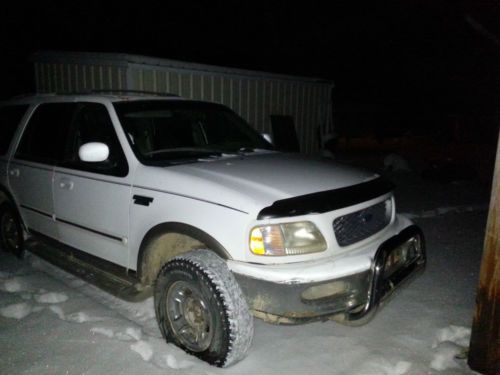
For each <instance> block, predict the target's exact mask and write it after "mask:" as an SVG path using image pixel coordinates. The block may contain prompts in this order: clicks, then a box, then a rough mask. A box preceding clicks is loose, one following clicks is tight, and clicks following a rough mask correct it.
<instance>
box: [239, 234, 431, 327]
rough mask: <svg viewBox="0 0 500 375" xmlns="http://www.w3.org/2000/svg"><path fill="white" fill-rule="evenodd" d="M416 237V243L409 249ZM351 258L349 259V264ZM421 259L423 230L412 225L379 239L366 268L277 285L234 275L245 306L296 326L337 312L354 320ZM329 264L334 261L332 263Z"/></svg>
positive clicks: (417, 268) (266, 317)
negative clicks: (345, 273) (336, 275)
mask: <svg viewBox="0 0 500 375" xmlns="http://www.w3.org/2000/svg"><path fill="white" fill-rule="evenodd" d="M415 241H418V246H417V245H415V246H413V247H411V246H412V245H411V244H413V243H416V242H415ZM409 244H410V245H409ZM355 260H356V258H353V259H349V263H350V264H351V266H352V263H353V261H354V262H355ZM360 260H361V259H360ZM340 263H342V262H340ZM425 263H426V254H425V241H424V236H423V233H422V231H421V230H420V228H418V227H417V226H416V225H411V226H409V227H407V228H405V229H404V230H402V231H401V232H400V233H399V234H397V235H395V236H393V237H390V238H389V239H387V240H386V241H385V242H383V243H382V244H381V245H380V246H379V247H378V249H377V251H376V253H375V255H374V257H373V258H372V260H371V265H370V266H369V267H368V268H366V267H365V268H364V269H362V270H360V271H359V272H355V273H350V274H348V275H344V276H341V277H337V278H334V279H328V280H321V281H317V282H297V283H294V282H289V283H280V282H276V281H274V280H263V279H259V278H256V277H252V276H249V275H243V274H239V273H237V272H235V273H234V274H235V277H236V279H237V280H238V282H239V284H240V286H241V288H242V290H243V294H244V295H245V297H246V299H247V302H248V305H249V308H250V309H251V310H252V312H253V313H254V315H255V316H257V317H260V318H262V319H264V320H266V321H270V322H273V323H283V324H295V323H300V322H303V321H307V320H311V319H322V318H326V317H328V316H331V315H336V314H339V313H343V314H344V319H345V320H349V321H356V320H359V319H361V318H363V317H364V316H366V315H367V314H368V313H369V312H371V311H372V310H373V309H374V308H375V307H376V306H377V305H378V304H379V303H380V302H381V301H383V300H384V299H386V298H387V297H389V296H390V295H391V294H392V293H393V292H394V290H396V289H397V288H398V286H400V285H401V284H402V283H403V282H404V281H405V280H408V279H410V278H411V277H412V276H414V275H415V274H417V273H418V271H420V270H422V269H423V268H424V266H425ZM333 266H338V264H337V265H335V264H334V263H332V267H333ZM360 266H361V268H363V267H362V266H363V265H362V264H361V265H360Z"/></svg>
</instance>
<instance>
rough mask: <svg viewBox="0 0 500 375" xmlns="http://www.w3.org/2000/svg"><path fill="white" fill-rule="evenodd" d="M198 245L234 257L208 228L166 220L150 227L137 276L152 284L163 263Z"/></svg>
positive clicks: (143, 243) (139, 261)
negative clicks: (208, 232)
mask: <svg viewBox="0 0 500 375" xmlns="http://www.w3.org/2000/svg"><path fill="white" fill-rule="evenodd" d="M195 249H209V250H211V251H213V252H214V253H216V254H217V255H219V256H220V257H221V258H223V259H231V256H230V255H229V253H228V252H227V251H226V249H224V247H223V246H222V245H221V244H220V243H219V242H218V241H217V240H215V239H214V238H213V237H211V236H210V235H209V234H207V233H206V232H204V231H202V230H200V229H198V228H196V227H193V226H191V225H188V224H183V223H163V224H159V225H157V226H155V227H153V228H152V229H150V230H149V231H148V233H147V234H146V236H144V239H143V240H142V243H141V246H140V248H139V256H138V258H137V276H138V277H139V280H140V281H141V283H142V284H143V285H151V284H153V282H154V281H155V280H156V276H157V275H158V272H159V271H160V269H161V267H162V266H163V265H164V264H165V263H166V262H168V261H169V260H170V259H172V258H173V257H175V256H177V255H180V254H183V253H186V252H188V251H191V250H195Z"/></svg>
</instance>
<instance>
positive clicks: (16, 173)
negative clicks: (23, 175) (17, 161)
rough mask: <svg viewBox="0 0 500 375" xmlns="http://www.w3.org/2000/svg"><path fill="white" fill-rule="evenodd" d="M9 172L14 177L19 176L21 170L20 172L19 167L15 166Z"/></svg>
mask: <svg viewBox="0 0 500 375" xmlns="http://www.w3.org/2000/svg"><path fill="white" fill-rule="evenodd" d="M9 174H10V175H11V176H12V177H19V175H20V172H19V169H17V168H14V169H11V170H10V171H9Z"/></svg>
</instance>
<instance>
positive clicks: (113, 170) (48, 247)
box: [0, 94, 425, 366]
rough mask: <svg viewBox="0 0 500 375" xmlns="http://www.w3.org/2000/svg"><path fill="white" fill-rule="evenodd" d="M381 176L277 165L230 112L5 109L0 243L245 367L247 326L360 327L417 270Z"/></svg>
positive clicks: (165, 105) (30, 105)
mask: <svg viewBox="0 0 500 375" xmlns="http://www.w3.org/2000/svg"><path fill="white" fill-rule="evenodd" d="M392 190H393V186H392V185H391V184H390V183H389V182H387V181H386V180H384V179H383V178H381V177H380V176H378V175H376V174H370V173H365V172H360V171H357V170H353V169H350V168H347V167H342V166H339V165H337V164H334V163H332V162H329V161H320V160H311V159H307V158H305V157H303V156H301V155H293V154H283V153H280V152H277V151H275V150H274V149H273V146H272V145H271V144H270V143H269V142H267V141H266V140H265V139H264V137H262V136H261V135H260V134H258V133H256V132H255V131H254V130H252V129H251V128H250V127H249V126H248V125H247V124H246V123H245V122H244V121H243V120H242V119H241V118H240V117H238V116H237V115H236V114H235V113H233V112H232V111H231V110H229V109H228V108H226V107H224V106H221V105H218V104H213V103H206V102H199V101H191V100H184V99H181V98H178V97H161V96H152V95H147V96H146V95H138V94H136V95H130V94H126V95H119V94H114V95H111V94H109V95H105V94H99V95H97V94H96V95H79V96H77V95H67V96H59V95H38V96H33V97H25V98H18V99H13V100H11V101H9V102H6V103H3V105H2V106H1V107H0V240H1V244H2V247H3V248H4V249H6V250H9V251H12V252H14V253H17V254H22V253H23V251H24V250H25V249H27V250H29V251H31V252H34V253H37V254H39V255H40V256H42V257H44V258H46V259H48V260H50V261H52V262H53V263H55V264H57V265H59V266H61V267H64V268H65V269H67V270H69V271H70V272H73V273H75V274H77V275H79V276H81V277H83V278H85V279H87V280H89V281H90V282H93V283H95V284H97V285H99V286H101V287H103V288H105V289H107V290H109V291H111V292H113V293H114V294H116V295H118V296H121V297H122V298H126V299H129V300H140V299H143V298H147V297H148V296H150V295H151V294H154V299H155V309H156V315H157V320H158V324H159V326H160V329H161V331H162V333H163V335H164V337H165V338H166V340H167V341H168V342H172V343H175V344H176V345H178V346H179V347H181V348H183V349H184V350H186V351H187V352H189V353H192V354H194V355H196V356H198V357H200V358H201V359H203V360H205V361H207V362H209V363H211V364H214V365H217V366H228V365H230V364H232V363H235V362H236V361H238V360H240V359H241V358H243V357H244V355H245V353H246V351H247V350H248V348H249V346H250V344H251V340H252V335H253V318H252V315H253V316H256V317H258V318H262V319H264V320H266V321H268V322H272V323H279V324H294V323H300V322H305V321H310V320H313V319H327V318H331V317H334V318H335V319H336V320H338V321H341V322H344V323H347V324H357V323H358V324H359V323H362V322H365V321H367V320H368V318H369V317H370V316H372V315H373V313H374V311H375V310H376V307H377V306H378V305H380V303H381V302H382V301H383V300H384V299H385V298H386V297H387V296H388V295H390V294H391V293H392V291H393V290H394V289H395V288H396V287H397V286H398V285H400V284H401V282H402V281H405V280H407V279H408V278H410V276H412V275H414V274H415V273H416V272H417V271H419V270H421V269H423V267H424V265H425V250H424V237H423V235H422V232H421V231H420V230H419V229H418V228H417V227H416V226H415V225H413V224H412V223H411V222H410V221H409V220H408V219H406V218H404V217H401V216H398V215H396V213H395V204H394V198H393V193H392Z"/></svg>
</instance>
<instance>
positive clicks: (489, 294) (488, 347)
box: [468, 132, 500, 375]
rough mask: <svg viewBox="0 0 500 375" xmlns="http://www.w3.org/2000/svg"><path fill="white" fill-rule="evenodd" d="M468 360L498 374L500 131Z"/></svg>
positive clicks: (489, 374)
mask: <svg viewBox="0 0 500 375" xmlns="http://www.w3.org/2000/svg"><path fill="white" fill-rule="evenodd" d="M468 363H469V366H470V368H471V369H473V370H475V371H478V372H480V373H482V374H487V375H497V374H500V132H499V136H498V144H497V155H496V162H495V173H494V177H493V186H492V189H491V201H490V210H489V214H488V224H487V226H486V236H485V240H484V251H483V258H482V262H481V271H480V275H479V286H478V289H477V296H476V311H475V314H474V321H473V323H472V335H471V340H470V348H469V359H468Z"/></svg>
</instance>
